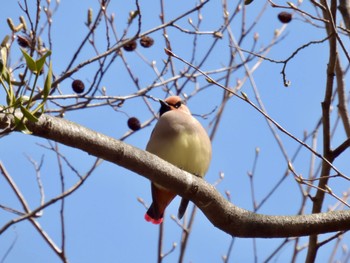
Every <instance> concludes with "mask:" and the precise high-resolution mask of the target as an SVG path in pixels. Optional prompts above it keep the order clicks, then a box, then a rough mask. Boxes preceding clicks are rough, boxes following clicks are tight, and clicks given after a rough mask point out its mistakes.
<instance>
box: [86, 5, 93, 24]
mask: <svg viewBox="0 0 350 263" xmlns="http://www.w3.org/2000/svg"><path fill="white" fill-rule="evenodd" d="M91 23H92V8H89V9H88V13H87V22H86V24H87V26H90V25H91Z"/></svg>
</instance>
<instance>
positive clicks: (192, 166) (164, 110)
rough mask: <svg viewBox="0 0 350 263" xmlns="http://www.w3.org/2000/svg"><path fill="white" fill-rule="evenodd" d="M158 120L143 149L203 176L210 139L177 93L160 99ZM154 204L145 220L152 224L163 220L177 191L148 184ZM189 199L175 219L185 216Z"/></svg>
mask: <svg viewBox="0 0 350 263" xmlns="http://www.w3.org/2000/svg"><path fill="white" fill-rule="evenodd" d="M159 102H160V105H161V106H160V110H159V120H158V122H157V124H156V126H155V127H154V130H153V132H152V134H151V138H150V140H149V142H148V144H147V147H146V150H147V151H148V152H150V153H153V154H155V155H157V156H158V157H160V158H162V159H164V160H165V161H167V162H169V163H171V164H173V165H175V166H177V167H179V168H180V169H183V170H185V171H187V172H189V173H192V174H194V175H196V176H200V177H204V175H205V173H206V172H207V170H208V168H209V164H210V160H211V142H210V139H209V137H208V134H207V132H206V131H205V129H204V128H203V127H202V125H201V124H200V123H199V121H197V120H196V119H195V118H194V117H193V116H192V115H191V112H190V110H189V109H188V108H187V107H186V105H185V104H184V103H183V102H182V100H181V98H180V97H178V96H171V97H169V98H167V99H166V100H164V101H163V100H159ZM151 189H152V199H153V203H152V204H151V206H150V207H149V209H148V211H147V212H146V214H145V219H146V221H148V222H152V223H153V224H160V223H162V222H163V214H164V210H165V208H166V207H167V206H168V205H169V203H170V202H171V201H172V200H173V199H174V198H175V196H176V194H175V193H173V192H172V191H171V190H170V189H165V188H163V187H161V186H160V185H157V184H155V183H152V184H151ZM188 202H189V200H187V199H184V198H183V199H182V200H181V204H180V207H179V211H178V218H179V219H181V218H182V216H183V215H184V213H185V211H186V208H187V205H188Z"/></svg>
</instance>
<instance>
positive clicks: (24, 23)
mask: <svg viewBox="0 0 350 263" xmlns="http://www.w3.org/2000/svg"><path fill="white" fill-rule="evenodd" d="M19 21H21V24H22V25H23V30H24V31H27V23H26V20H25V19H24V16H20V17H19Z"/></svg>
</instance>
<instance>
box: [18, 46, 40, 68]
mask: <svg viewBox="0 0 350 263" xmlns="http://www.w3.org/2000/svg"><path fill="white" fill-rule="evenodd" d="M21 51H22V54H23V56H24V59H25V60H26V64H27V67H28V68H29V70H30V71H31V72H33V73H37V68H36V62H35V60H34V59H33V58H32V57H31V56H29V54H28V53H27V52H26V51H25V50H24V49H23V48H21Z"/></svg>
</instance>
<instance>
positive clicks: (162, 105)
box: [159, 99, 171, 116]
mask: <svg viewBox="0 0 350 263" xmlns="http://www.w3.org/2000/svg"><path fill="white" fill-rule="evenodd" d="M159 103H160V109H159V116H162V115H163V114H164V113H166V112H167V111H170V110H171V108H170V105H169V104H168V103H167V102H165V101H164V100H161V99H159Z"/></svg>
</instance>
